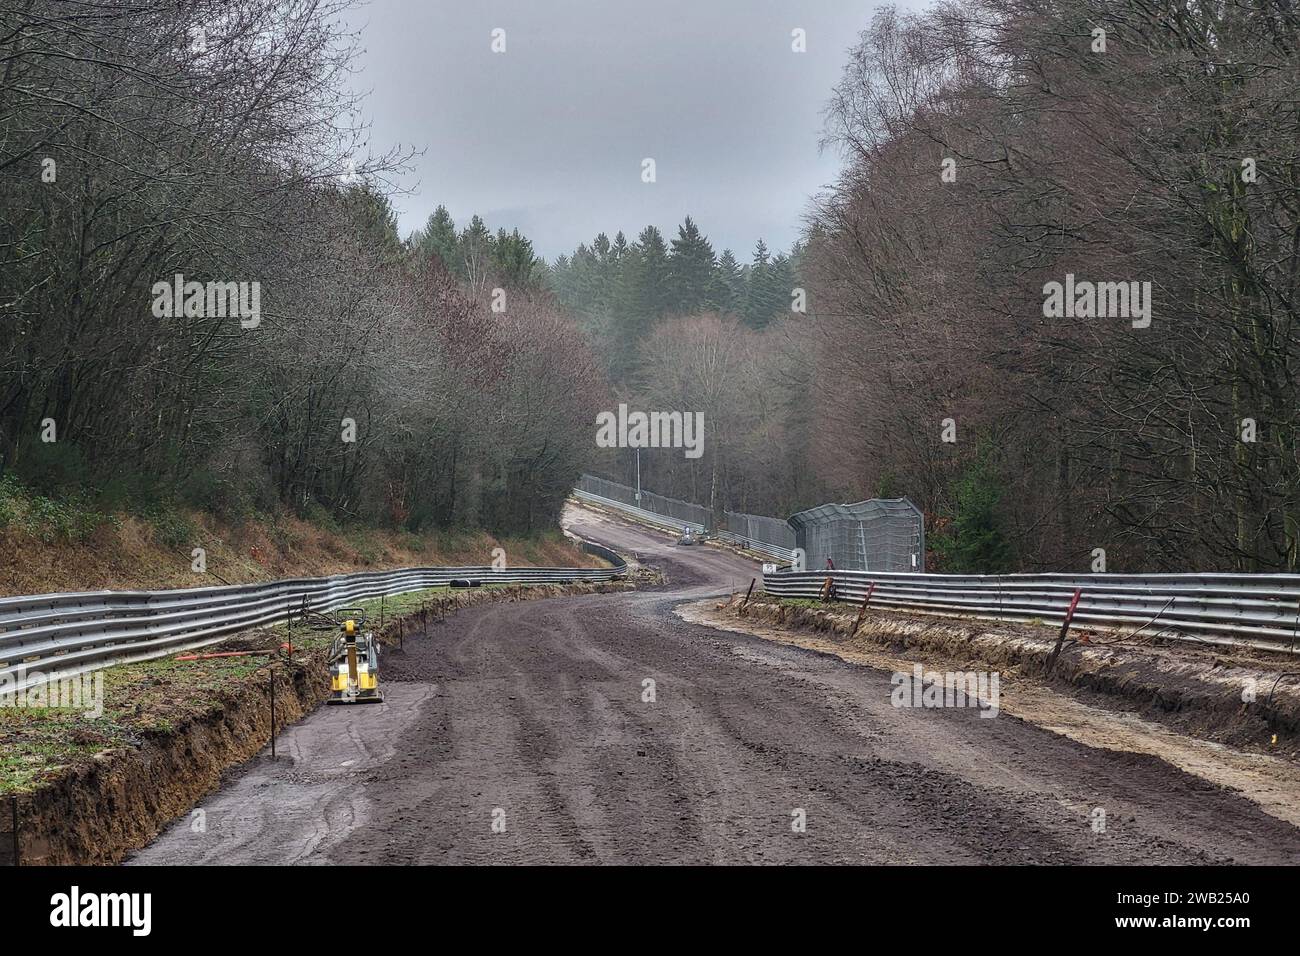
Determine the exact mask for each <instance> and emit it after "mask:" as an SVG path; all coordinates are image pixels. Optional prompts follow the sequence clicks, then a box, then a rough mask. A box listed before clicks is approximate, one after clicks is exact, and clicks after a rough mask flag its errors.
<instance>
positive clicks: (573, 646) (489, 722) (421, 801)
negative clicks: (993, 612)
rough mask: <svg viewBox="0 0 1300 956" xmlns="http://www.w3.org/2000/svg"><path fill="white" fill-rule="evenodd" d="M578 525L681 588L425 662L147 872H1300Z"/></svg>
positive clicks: (681, 566) (1243, 819) (498, 630)
mask: <svg viewBox="0 0 1300 956" xmlns="http://www.w3.org/2000/svg"><path fill="white" fill-rule="evenodd" d="M569 521H570V523H571V525H572V526H574V527H575V529H576V530H579V531H580V532H582V533H584V534H586V535H588V536H589V537H592V538H593V539H596V540H600V541H602V542H603V543H606V544H609V545H612V546H614V547H618V548H620V549H622V550H626V551H634V552H636V553H637V554H638V555H639V556H641V557H642V558H644V559H645V560H647V561H648V562H650V563H654V564H657V565H659V566H660V567H662V568H663V569H664V570H665V572H666V573H667V575H668V577H669V584H668V587H667V588H666V589H663V590H659V591H653V592H637V593H612V594H595V595H586V596H581V597H568V598H552V599H545V600H537V601H528V602H522V603H517V604H491V605H485V606H482V607H478V608H474V609H470V610H467V611H462V612H460V613H458V614H456V615H454V616H453V617H451V618H449V619H448V620H447V621H446V622H445V623H443V624H439V625H431V626H430V629H429V633H428V635H427V637H424V638H420V639H412V638H411V637H409V636H408V638H407V640H406V647H405V651H404V652H402V651H397V650H393V651H390V652H389V653H388V654H387V655H386V656H385V657H384V658H383V659H382V661H381V671H380V673H381V676H382V679H383V682H384V687H385V690H386V693H387V695H388V701H387V703H385V704H384V705H381V706H366V707H339V708H321V709H320V710H319V711H317V712H316V713H314V714H312V715H311V716H309V717H308V718H306V719H305V720H303V721H301V722H300V723H299V724H297V725H296V726H294V727H292V728H290V729H289V730H287V731H286V732H285V733H284V735H283V737H282V738H281V743H280V759H279V760H278V761H277V762H275V763H272V762H271V761H270V760H269V759H268V758H266V757H259V758H257V759H255V760H254V761H252V762H250V763H249V764H246V765H245V766H244V767H241V768H239V769H238V770H236V771H234V772H233V773H232V774H231V775H230V777H229V779H228V780H227V782H226V784H225V785H224V786H223V788H222V789H221V790H220V791H219V792H217V793H215V794H213V795H212V796H211V797H210V798H209V799H207V800H206V801H204V803H203V804H202V805H201V807H200V809H202V810H203V811H204V813H203V815H202V820H203V822H204V827H203V829H202V831H201V832H195V830H196V827H195V826H194V821H195V819H197V818H196V817H195V816H194V815H192V814H191V815H188V816H186V817H184V818H182V819H181V820H180V821H178V822H177V823H176V824H175V825H173V826H172V827H171V828H170V829H169V830H167V831H166V832H165V833H163V834H162V835H161V836H160V837H159V838H158V839H157V840H156V841H155V842H154V843H153V844H151V845H150V846H149V847H147V848H145V849H144V850H142V851H141V852H140V853H139V854H137V855H136V856H135V858H134V860H133V862H136V863H151V864H160V863H161V864H166V863H219V864H249V863H254V864H256V863H399V864H400V863H737V862H741V863H746V862H756V863H787V862H804V863H940V864H944V863H961V864H971V863H1047V864H1050V863H1099V864H1150V863H1222V862H1238V863H1295V862H1300V830H1297V829H1296V828H1294V827H1292V826H1290V825H1289V824H1287V823H1284V822H1282V821H1280V820H1278V819H1276V818H1275V817H1272V816H1269V815H1267V814H1265V813H1264V812H1262V811H1261V810H1260V809H1259V808H1258V806H1257V805H1256V804H1254V803H1252V802H1251V801H1249V800H1247V799H1244V798H1242V797H1241V796H1238V795H1236V794H1234V793H1232V792H1230V791H1228V790H1225V789H1221V788H1218V787H1215V786H1213V785H1211V784H1208V783H1206V782H1205V781H1204V780H1202V779H1201V778H1199V777H1196V776H1192V775H1190V774H1187V773H1184V772H1182V771H1180V770H1178V769H1176V768H1174V767H1172V766H1170V765H1169V764H1167V763H1165V762H1164V761H1162V760H1160V759H1158V758H1156V757H1153V756H1150V755H1144V754H1135V753H1128V752H1124V751H1114V750H1102V749H1093V748H1090V747H1087V746H1084V745H1083V744H1080V743H1077V742H1074V741H1072V740H1069V739H1067V738H1065V737H1063V736H1060V735H1058V734H1055V733H1052V732H1051V731H1050V730H1048V729H1045V728H1043V727H1038V726H1035V725H1033V724H1030V723H1026V722H1024V721H1022V720H1019V719H1017V718H1015V717H1011V716H1008V715H1006V714H1001V715H999V716H997V717H996V718H993V719H987V718H981V717H980V716H979V714H978V710H977V709H973V708H965V709H958V708H946V709H919V708H918V709H910V708H895V707H893V706H892V705H891V703H890V692H891V690H892V689H893V687H892V685H891V683H890V676H891V675H890V674H889V673H888V672H886V671H881V670H874V669H871V668H866V667H858V666H852V665H849V664H846V663H844V662H843V661H840V660H838V659H836V658H832V657H829V656H825V655H820V654H816V653H813V652H811V651H806V650H802V649H800V648H796V647H790V646H784V645H779V644H775V643H772V642H769V641H765V640H762V639H761V638H756V637H751V636H747V635H744V634H739V633H733V632H724V631H719V630H713V629H710V628H707V627H702V626H699V625H694V624H688V623H686V622H684V621H682V620H680V619H679V618H678V617H677V616H676V615H674V614H673V607H674V606H675V605H678V604H681V603H682V602H683V601H686V600H698V599H699V598H702V597H705V596H708V595H712V594H719V593H725V592H726V591H727V590H728V589H730V588H733V587H734V588H737V589H743V588H744V587H745V586H746V585H748V583H749V580H750V578H751V577H753V576H754V575H755V574H756V573H757V566H756V565H754V564H752V563H751V562H748V561H746V560H744V559H742V558H740V557H738V556H736V555H732V554H729V553H726V552H721V551H717V550H714V549H710V548H703V547H695V548H676V547H670V546H669V545H668V543H667V541H666V539H663V538H661V537H658V536H655V535H652V534H650V533H648V532H646V531H643V530H640V529H635V528H631V527H628V526H625V525H622V524H618V523H615V522H613V521H611V520H609V519H607V518H604V517H601V516H598V515H595V514H593V513H591V512H588V511H573V512H571V513H570V515H569ZM647 681H653V685H652V686H653V691H654V695H653V696H654V699H653V701H650V700H647V699H645V698H646V697H648V696H649V695H648V694H647V687H649V686H651V685H648V684H647V683H646V682H647ZM1098 808H1100V810H1102V811H1104V813H1105V826H1104V830H1103V832H1097V829H1096V828H1095V823H1096V822H1097V821H1098V820H1099V815H1098V812H1097V811H1098ZM800 824H802V828H801V827H800Z"/></svg>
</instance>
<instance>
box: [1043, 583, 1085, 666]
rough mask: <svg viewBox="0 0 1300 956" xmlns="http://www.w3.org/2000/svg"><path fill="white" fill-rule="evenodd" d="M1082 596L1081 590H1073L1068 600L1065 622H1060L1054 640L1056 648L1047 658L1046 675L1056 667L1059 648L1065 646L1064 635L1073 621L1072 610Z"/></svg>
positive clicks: (1059, 654) (1059, 652)
mask: <svg viewBox="0 0 1300 956" xmlns="http://www.w3.org/2000/svg"><path fill="white" fill-rule="evenodd" d="M1081 594H1083V588H1075V589H1074V597H1072V598H1070V608H1069V610H1067V611H1066V612H1065V620H1064V621H1062V622H1061V633H1060V635H1058V636H1057V638H1056V646H1055V647H1054V648H1052V653H1051V654H1050V655H1049V656H1048V658H1047V673H1049V674H1050V673H1051V672H1052V668H1053V667H1055V666H1056V659H1057V658H1058V657H1060V656H1061V648H1062V647H1063V646H1064V645H1065V635H1066V633H1067V632H1068V631H1069V630H1070V622H1071V621H1073V620H1074V610H1075V608H1077V607H1078V606H1079V595H1081Z"/></svg>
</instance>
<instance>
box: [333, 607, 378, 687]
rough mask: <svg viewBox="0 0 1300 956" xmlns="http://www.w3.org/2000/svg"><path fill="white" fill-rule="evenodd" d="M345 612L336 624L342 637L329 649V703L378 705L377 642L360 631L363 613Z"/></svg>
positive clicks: (361, 611) (362, 623) (350, 610)
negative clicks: (340, 621) (343, 618)
mask: <svg viewBox="0 0 1300 956" xmlns="http://www.w3.org/2000/svg"><path fill="white" fill-rule="evenodd" d="M352 613H353V611H352V609H349V612H348V614H347V615H344V617H345V620H344V621H343V622H342V623H341V624H340V629H341V630H342V632H343V633H342V634H340V635H339V636H338V637H336V638H335V639H334V644H333V645H332V646H331V647H330V656H329V666H330V680H331V686H330V699H329V703H331V704H380V703H383V700H384V695H383V694H382V693H381V692H380V690H379V642H378V641H376V640H375V635H374V633H373V632H371V631H363V630H362V627H363V625H364V624H365V623H366V612H365V611H363V610H361V609H360V608H357V609H355V616H351V615H352Z"/></svg>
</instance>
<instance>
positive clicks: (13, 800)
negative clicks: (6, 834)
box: [9, 796, 23, 866]
mask: <svg viewBox="0 0 1300 956" xmlns="http://www.w3.org/2000/svg"><path fill="white" fill-rule="evenodd" d="M9 815H10V822H11V823H12V825H13V828H14V833H13V837H14V866H22V865H23V857H22V851H21V849H20V846H21V844H20V842H19V839H18V797H17V796H11V797H10V798H9Z"/></svg>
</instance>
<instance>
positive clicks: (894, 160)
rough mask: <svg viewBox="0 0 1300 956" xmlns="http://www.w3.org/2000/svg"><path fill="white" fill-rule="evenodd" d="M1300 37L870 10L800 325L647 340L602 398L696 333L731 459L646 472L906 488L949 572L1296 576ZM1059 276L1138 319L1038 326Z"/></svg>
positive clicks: (827, 495) (759, 497) (1223, 7)
mask: <svg viewBox="0 0 1300 956" xmlns="http://www.w3.org/2000/svg"><path fill="white" fill-rule="evenodd" d="M1098 29H1100V30H1104V35H1101V34H1099V33H1098V32H1097V31H1098ZM1298 51H1300V11H1297V9H1296V8H1295V7H1294V5H1290V4H1285V3H1278V2H1264V3H1260V4H1250V5H1243V4H1186V3H1179V2H1156V3H1144V4H1137V3H1133V2H1104V3H1103V2H1089V0H1049V2H1042V0H1032V2H1030V0H976V2H962V3H959V4H958V3H946V4H939V5H937V6H935V7H934V8H933V9H932V10H930V11H929V12H926V13H922V14H919V15H915V16H904V15H902V14H900V13H897V12H895V11H892V10H885V11H883V12H881V13H880V14H879V15H877V16H876V17H875V19H874V21H873V22H872V23H871V25H870V27H869V29H867V30H866V31H865V32H864V33H863V34H862V35H861V37H860V38H859V40H858V42H857V44H856V46H855V47H854V48H853V50H852V53H851V57H850V61H849V63H848V65H847V67H846V69H845V71H844V74H843V77H842V80H841V82H840V83H839V84H838V86H837V88H836V89H835V90H834V91H833V92H832V94H831V96H830V99H829V103H828V107H827V111H826V124H827V125H826V145H827V146H828V147H830V148H834V149H837V150H839V151H840V154H841V155H842V157H843V160H844V166H843V172H842V174H841V176H840V178H839V180H838V181H837V182H835V183H834V184H832V186H831V187H830V188H828V189H827V190H826V192H825V194H824V195H823V196H822V197H821V199H820V201H819V202H818V204H817V206H816V208H815V209H814V210H813V211H812V212H811V214H810V216H809V222H808V224H807V232H806V242H805V247H804V249H803V250H802V253H801V255H800V257H799V281H801V282H803V283H804V284H806V286H807V287H808V291H809V295H810V307H809V310H808V313H807V314H806V315H799V314H790V315H788V316H787V317H786V318H784V319H782V320H780V321H779V322H776V323H772V324H769V325H768V326H766V327H765V328H764V329H763V330H762V331H761V332H756V331H755V330H754V329H753V327H752V326H747V325H746V324H745V323H743V322H735V321H732V320H730V319H728V318H726V317H725V316H723V317H718V316H714V315H711V314H707V313H706V314H703V315H700V316H696V317H694V318H687V319H678V320H675V321H671V322H666V323H663V324H661V325H660V326H659V327H658V328H657V330H656V332H655V335H654V336H653V337H652V339H650V340H647V341H648V342H649V343H652V344H653V348H646V347H644V346H643V347H642V348H641V351H640V355H641V364H640V366H639V369H640V373H641V374H639V375H636V374H633V375H629V376H628V377H627V378H626V379H624V380H623V381H622V383H620V384H621V385H622V386H623V387H625V388H627V389H628V390H629V391H631V392H632V393H634V394H637V395H640V396H644V397H645V398H646V399H647V400H651V399H654V400H658V399H659V398H660V396H661V395H662V393H663V392H664V391H665V390H666V391H668V392H669V393H671V392H672V388H671V387H669V386H668V385H667V382H668V381H669V379H668V378H667V377H666V374H667V372H666V370H665V368H664V366H665V365H671V364H673V362H674V360H673V358H672V356H673V355H674V352H675V351H676V352H678V353H686V352H688V351H690V349H691V346H692V343H697V344H698V343H703V342H709V343H711V346H710V348H709V349H708V352H709V355H710V356H712V358H710V359H706V358H703V357H699V364H700V370H699V371H700V374H701V375H705V374H707V375H711V376H713V377H715V378H718V379H722V378H725V379H727V380H728V381H729V382H733V383H736V387H737V391H735V392H732V393H731V394H730V395H729V396H728V399H727V401H726V402H725V406H726V407H725V408H717V409H707V410H708V411H711V412H712V413H713V414H712V419H711V421H712V423H713V425H714V430H713V432H712V433H711V435H710V436H709V439H710V441H711V442H712V445H711V446H710V447H711V451H712V452H713V453H714V454H716V455H717V456H718V458H720V461H719V460H715V461H712V462H711V461H709V460H707V459H706V460H704V461H702V462H695V463H688V462H684V461H682V460H681V459H680V458H674V457H672V456H666V455H663V454H662V453H654V454H652V455H647V454H643V462H642V471H643V479H644V481H645V483H646V485H647V486H648V487H652V488H655V489H656V490H662V491H665V492H667V493H677V494H683V495H692V494H693V495H695V496H696V497H697V500H705V501H707V500H709V499H708V497H707V493H708V488H709V485H708V482H707V480H705V479H704V478H703V476H702V474H701V473H702V472H707V471H709V470H711V469H713V468H715V467H716V468H717V469H718V470H719V471H720V472H721V475H722V479H721V481H720V483H719V485H720V489H721V494H722V495H723V497H724V498H725V499H726V500H725V503H726V505H727V506H728V507H741V508H746V509H749V510H754V511H760V512H767V513H778V514H779V513H788V512H789V511H790V510H792V509H794V508H798V507H803V506H806V505H809V504H813V503H815V502H817V501H819V500H827V499H838V500H845V499H858V498H862V497H867V496H871V495H883V496H892V495H900V494H902V495H907V496H909V497H911V498H912V499H913V500H914V501H916V502H917V503H918V504H920V505H921V506H922V508H923V509H924V510H925V511H926V513H927V515H928V516H929V519H930V528H931V541H932V542H933V543H934V545H935V546H936V549H937V550H938V552H939V553H938V554H937V555H935V558H936V560H935V561H933V562H932V564H933V565H934V566H936V567H947V568H950V569H959V568H975V569H981V570H999V569H1006V568H1016V569H1024V570H1036V569H1076V570H1089V569H1094V570H1095V569H1099V565H1098V564H1097V560H1098V557H1099V555H1096V554H1095V549H1104V550H1105V559H1106V563H1105V568H1106V569H1108V570H1186V569H1231V570H1287V571H1294V570H1296V569H1297V559H1298V557H1300V401H1298V400H1297V399H1298V398H1300V396H1298V395H1297V370H1296V362H1297V360H1298V359H1300V342H1298V340H1297V336H1298V333H1300V329H1297V318H1298V316H1297V308H1300V52H1298ZM945 161H951V162H945ZM945 172H950V173H952V174H955V175H949V176H946V177H945V176H944V173H945ZM1067 274H1073V275H1076V276H1078V277H1079V278H1080V279H1087V280H1092V281H1142V282H1150V283H1151V284H1152V303H1153V308H1152V320H1151V322H1150V325H1149V327H1146V328H1135V327H1133V323H1132V322H1130V321H1129V320H1128V319H1124V318H1105V317H1094V318H1045V317H1044V311H1043V304H1044V286H1045V284H1046V283H1049V282H1053V281H1056V282H1061V281H1063V280H1064V279H1065V277H1066V275H1067ZM733 311H734V310H733ZM699 384H700V380H699V379H698V378H697V379H694V380H692V382H691V384H690V385H689V386H688V387H690V388H698V387H699ZM682 394H683V400H687V399H686V397H685V396H686V394H687V393H685V392H683V393H682ZM691 394H692V399H691V400H696V399H694V397H693V395H694V393H691ZM705 394H710V393H708V391H707V390H705ZM664 397H665V398H667V397H668V396H664ZM701 400H702V399H701ZM945 420H951V425H952V426H954V428H953V429H951V430H950V437H955V439H956V440H955V441H954V442H946V441H944V440H943V438H944V437H945V427H944V423H945ZM954 432H955V434H954ZM646 458H651V459H652V461H651V463H650V465H649V467H648V468H647V467H646V461H645V459H646ZM609 465H610V468H609V470H610V473H611V475H622V476H624V477H626V476H627V475H629V474H631V471H630V468H629V465H628V462H627V456H626V455H625V456H623V458H622V459H621V460H620V461H617V462H612V463H609ZM702 492H703V493H704V494H705V497H704V498H699V495H700V494H701V493H702Z"/></svg>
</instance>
